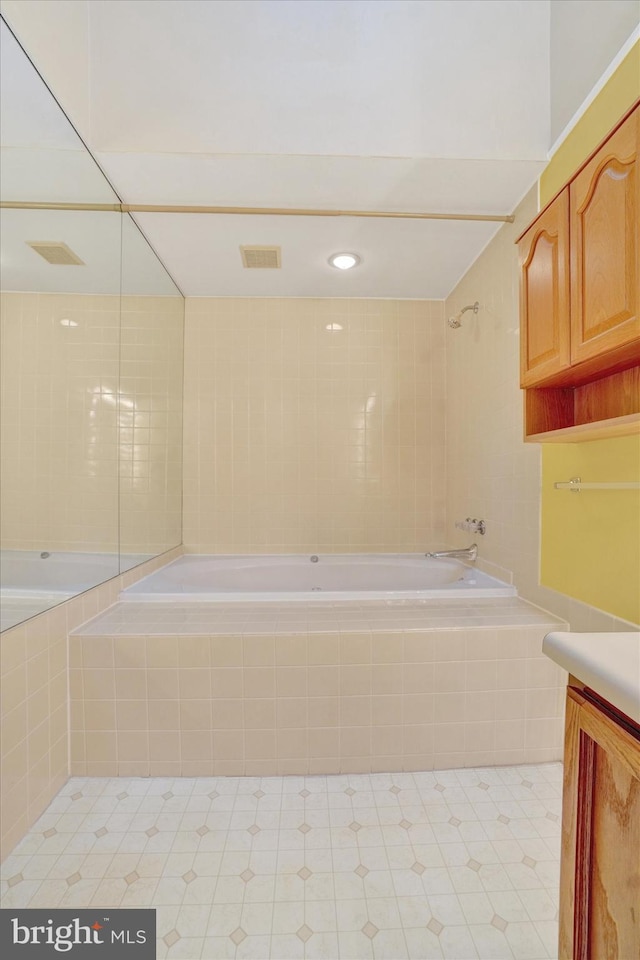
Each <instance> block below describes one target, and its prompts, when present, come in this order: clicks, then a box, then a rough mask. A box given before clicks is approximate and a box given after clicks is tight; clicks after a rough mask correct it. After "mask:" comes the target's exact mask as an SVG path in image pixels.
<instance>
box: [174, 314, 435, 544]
mask: <svg viewBox="0 0 640 960" xmlns="http://www.w3.org/2000/svg"><path fill="white" fill-rule="evenodd" d="M444 364H445V360H444V312H443V304H442V302H440V301H411V300H406V301H395V300H346V299H345V300H342V299H335V300H329V299H322V300H320V299H295V298H293V299H277V298H275V299H249V298H247V299H233V298H229V299H194V298H190V299H188V300H187V301H186V313H185V447H184V542H185V544H186V546H187V549H188V550H190V551H193V552H197V553H287V552H289V553H296V552H301V551H302V552H309V553H318V552H320V551H323V552H351V553H358V552H362V553H366V552H371V551H381V552H385V551H386V552H392V553H393V552H407V551H409V552H411V551H414V550H416V549H418V550H426V549H427V548H428V545H429V544H433V543H439V542H440V541H441V539H442V534H443V522H444V491H445V480H444V438H445V434H444V411H445V381H444Z"/></svg>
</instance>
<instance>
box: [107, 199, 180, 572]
mask: <svg viewBox="0 0 640 960" xmlns="http://www.w3.org/2000/svg"><path fill="white" fill-rule="evenodd" d="M120 303H121V309H120V393H119V418H118V427H119V451H120V488H119V489H120V571H121V572H122V571H124V570H128V569H130V567H133V566H135V565H136V564H138V563H142V562H143V561H144V560H148V559H150V558H151V557H154V556H156V555H157V554H159V553H164V551H165V550H169V549H170V548H171V547H175V546H176V545H177V544H179V543H180V542H181V540H182V367H183V361H182V345H183V335H184V329H183V324H184V300H183V298H182V295H181V294H180V291H179V290H178V288H177V287H176V286H175V284H174V283H173V281H172V280H171V277H170V276H169V274H168V273H167V272H166V270H165V269H164V267H163V266H162V264H161V263H160V261H159V260H158V258H157V257H156V255H155V253H154V252H153V250H152V249H151V247H150V246H149V245H148V243H147V241H146V240H145V238H144V236H143V235H142V234H141V233H140V231H139V229H138V227H137V226H136V224H135V223H134V221H133V220H132V219H131V217H129V216H128V215H124V216H123V218H122V296H121V301H120Z"/></svg>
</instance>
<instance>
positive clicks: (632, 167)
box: [570, 108, 640, 363]
mask: <svg viewBox="0 0 640 960" xmlns="http://www.w3.org/2000/svg"><path fill="white" fill-rule="evenodd" d="M639 142H640V108H637V109H636V110H635V111H634V112H633V113H632V114H631V115H630V116H629V117H628V118H627V119H626V120H625V122H624V123H623V124H622V125H621V126H620V127H618V129H617V130H616V132H615V133H614V134H612V136H611V137H609V139H608V140H607V142H606V143H605V144H604V145H603V146H602V148H601V149H600V150H599V151H598V153H596V155H595V156H594V157H593V158H592V159H591V161H590V162H589V163H588V164H587V165H586V167H585V168H584V169H583V170H582V171H581V172H580V173H579V174H578V176H577V177H576V178H575V179H574V180H573V181H572V183H571V187H570V192H571V362H572V363H580V362H581V361H583V360H589V359H591V358H592V357H597V356H599V355H601V354H604V353H606V352H607V351H610V350H614V349H615V348H616V347H621V346H624V345H625V344H629V343H632V342H633V341H634V340H637V339H640V302H639V301H640V170H639V169H638V164H639V158H638V153H639V149H638V147H639Z"/></svg>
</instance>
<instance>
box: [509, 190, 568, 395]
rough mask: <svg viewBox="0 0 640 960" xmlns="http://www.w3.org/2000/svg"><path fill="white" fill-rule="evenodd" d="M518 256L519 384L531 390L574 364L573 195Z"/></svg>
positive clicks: (547, 214)
mask: <svg viewBox="0 0 640 960" xmlns="http://www.w3.org/2000/svg"><path fill="white" fill-rule="evenodd" d="M518 256H519V262H520V383H521V386H523V387H527V386H529V385H530V384H535V383H539V382H540V381H541V380H545V379H547V378H548V377H549V376H551V375H552V374H555V373H560V371H562V370H566V369H567V367H568V366H570V363H571V356H570V349H569V343H570V338H569V327H570V322H569V317H570V312H569V304H570V292H569V191H568V189H565V190H563V191H562V193H561V194H560V196H558V197H556V199H555V200H554V201H553V203H552V204H551V205H550V206H548V207H547V209H546V210H545V211H544V213H542V215H541V216H540V217H539V218H538V219H537V220H536V222H535V223H534V224H533V226H532V227H530V228H529V230H527V232H526V233H525V235H524V236H523V237H522V239H521V240H520V242H519V244H518Z"/></svg>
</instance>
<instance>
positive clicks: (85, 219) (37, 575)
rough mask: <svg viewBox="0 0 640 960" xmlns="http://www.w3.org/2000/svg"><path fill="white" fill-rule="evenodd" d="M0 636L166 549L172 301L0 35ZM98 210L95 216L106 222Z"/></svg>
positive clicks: (177, 436) (176, 524) (171, 456)
mask: <svg viewBox="0 0 640 960" xmlns="http://www.w3.org/2000/svg"><path fill="white" fill-rule="evenodd" d="M0 31H1V32H0V44H1V48H0V62H1V70H2V74H1V76H0V97H1V99H0V110H1V111H2V143H1V158H0V159H1V163H0V191H1V195H2V201H3V202H6V201H10V202H11V201H12V202H17V203H20V204H25V203H27V204H42V203H56V204H65V205H69V204H87V205H91V206H96V205H105V207H106V209H99V210H96V209H89V210H85V209H80V210H78V209H42V208H31V209H30V208H28V207H25V206H20V207H19V208H7V207H4V208H3V209H2V214H1V218H0V253H1V259H0V318H1V324H2V344H1V351H2V368H1V374H0V376H1V384H0V386H1V390H2V397H1V402H2V407H1V416H2V421H1V424H0V428H1V432H0V444H1V447H0V454H1V462H2V468H1V470H2V472H1V475H0V549H1V554H0V586H1V589H2V624H1V627H2V629H7V628H8V627H11V626H14V625H15V624H17V623H20V622H21V621H23V620H25V619H27V618H28V617H31V616H34V615H36V614H37V613H41V612H42V611H43V610H46V609H48V608H49V607H51V606H54V605H55V604H56V603H60V602H62V601H63V600H66V599H69V598H70V597H72V596H74V595H76V594H78V593H81V592H83V591H84V590H87V589H90V588H91V587H94V586H96V585H97V584H99V583H101V582H103V581H104V580H107V579H109V578H110V577H113V576H115V575H117V574H118V573H119V572H121V571H122V570H127V569H130V568H131V567H132V566H135V565H136V564H137V563H140V562H142V561H143V560H146V559H149V558H150V557H152V556H155V555H157V554H158V553H161V552H163V551H165V550H167V549H169V548H170V547H173V546H176V545H177V544H179V543H180V541H181V523H180V503H181V417H182V407H181V405H182V332H183V298H182V296H181V294H180V292H179V290H178V289H177V288H176V286H175V284H174V283H173V282H172V281H171V278H170V277H169V276H168V274H167V272H166V271H165V269H164V267H163V266H162V264H161V263H160V261H159V260H158V258H157V257H156V255H155V254H154V252H153V250H152V249H151V247H150V246H149V245H148V243H147V242H146V240H145V238H144V237H143V236H142V234H141V233H140V231H139V230H138V228H137V227H136V225H135V223H134V222H133V220H132V219H131V218H130V217H129V216H128V215H125V214H122V213H121V212H120V208H119V199H118V197H117V195H116V194H115V193H114V191H113V190H112V188H111V186H110V185H109V183H108V181H107V180H106V179H105V177H104V176H103V174H102V172H101V171H100V169H99V168H98V166H97V165H96V163H95V162H94V160H93V158H92V157H91V155H90V154H89V153H88V151H87V150H86V148H85V147H84V145H83V143H82V141H81V140H80V138H79V137H78V135H77V134H76V132H75V130H74V129H73V127H72V126H71V124H70V123H69V121H68V120H67V118H66V117H65V116H64V114H63V112H62V111H61V109H60V107H59V106H58V104H57V103H56V101H55V99H54V98H53V96H52V95H51V93H50V91H49V90H48V88H47V87H46V86H45V84H44V83H43V81H42V79H41V78H40V76H39V75H38V73H37V71H36V70H35V69H34V67H33V65H32V64H31V62H30V61H29V59H28V58H27V56H26V54H25V53H24V51H23V50H22V48H21V47H20V45H19V44H18V42H17V41H16V40H15V38H14V37H13V35H12V33H11V31H10V30H9V29H8V28H7V26H6V24H5V23H4V21H2V22H1V23H0ZM109 207H111V209H109Z"/></svg>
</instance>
